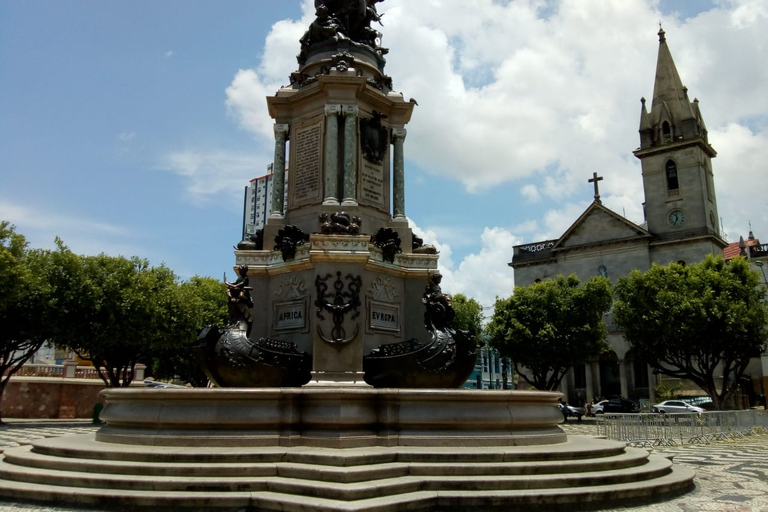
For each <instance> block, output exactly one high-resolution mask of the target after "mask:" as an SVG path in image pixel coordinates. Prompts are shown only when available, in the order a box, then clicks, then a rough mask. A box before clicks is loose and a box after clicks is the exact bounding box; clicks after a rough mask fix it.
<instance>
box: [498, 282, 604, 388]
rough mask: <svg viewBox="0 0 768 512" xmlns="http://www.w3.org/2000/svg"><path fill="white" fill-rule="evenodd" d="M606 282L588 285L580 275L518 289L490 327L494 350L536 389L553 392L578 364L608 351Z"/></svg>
mask: <svg viewBox="0 0 768 512" xmlns="http://www.w3.org/2000/svg"><path fill="white" fill-rule="evenodd" d="M611 300H612V298H611V285H610V282H609V281H608V279H606V278H604V277H593V278H591V279H589V280H588V281H585V282H584V283H583V284H582V283H581V282H580V281H579V279H578V278H577V277H576V276H575V275H571V276H568V277H563V276H558V277H557V278H555V279H549V280H546V281H542V282H539V283H535V284H533V285H531V286H519V287H516V288H515V292H514V294H513V295H512V296H511V297H509V298H508V299H497V300H496V307H495V310H494V313H493V318H492V319H491V322H490V324H489V325H488V327H487V332H488V335H489V337H490V344H491V346H492V347H494V348H495V349H496V350H497V351H498V352H499V354H501V355H502V356H505V357H509V358H511V359H512V362H513V364H514V366H515V371H516V372H517V373H518V374H519V375H520V377H521V378H522V379H523V380H525V381H526V382H528V383H529V384H530V385H531V386H533V387H535V388H536V389H540V390H554V389H557V387H558V386H559V385H560V381H561V380H562V379H563V377H564V376H565V374H566V372H567V371H568V369H569V368H571V367H572V366H573V365H574V364H580V363H584V362H587V361H588V360H590V359H594V358H596V357H597V356H598V355H599V354H600V352H601V351H602V350H603V349H604V348H605V347H606V344H605V338H606V328H605V325H604V323H603V320H602V317H603V314H605V313H606V312H607V311H608V310H609V309H610V307H611Z"/></svg>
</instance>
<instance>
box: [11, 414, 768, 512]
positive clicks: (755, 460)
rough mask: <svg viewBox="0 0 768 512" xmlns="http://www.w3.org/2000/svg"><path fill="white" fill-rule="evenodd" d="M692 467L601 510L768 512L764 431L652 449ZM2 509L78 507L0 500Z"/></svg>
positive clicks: (40, 429) (69, 430) (25, 440)
mask: <svg viewBox="0 0 768 512" xmlns="http://www.w3.org/2000/svg"><path fill="white" fill-rule="evenodd" d="M96 428H97V427H96V426H94V425H91V424H89V423H86V422H67V423H60V422H28V423H10V424H7V425H5V426H3V427H0V450H2V449H3V448H7V447H10V446H19V445H22V444H29V443H30V442H32V441H34V440H35V439H42V438H44V437H55V436H60V435H64V434H82V433H86V432H93V431H94V430H95V429H96ZM563 428H564V429H565V431H566V432H567V433H568V434H571V435H595V434H596V433H597V429H596V426H595V423H594V421H589V420H585V421H583V422H580V423H579V422H573V421H571V422H569V423H568V424H565V425H563ZM656 451H657V452H660V453H665V454H673V455H674V456H675V458H674V460H675V463H676V464H682V465H686V466H689V467H692V468H693V469H694V470H695V471H696V480H695V483H696V488H695V489H694V490H693V491H691V492H689V493H687V494H685V495H683V496H680V497H678V498H675V499H673V500H670V501H666V502H664V503H656V504H651V505H640V506H627V507H618V508H609V509H603V511H604V512H619V511H649V512H651V511H652V512H726V511H727V512H768V436H766V435H762V436H749V437H745V438H741V439H738V440H733V441H720V442H716V443H712V444H709V445H686V446H673V447H664V448H661V449H656ZM0 512H82V509H75V508H64V507H55V506H43V505H37V504H35V505H32V504H22V503H11V502H2V501H0Z"/></svg>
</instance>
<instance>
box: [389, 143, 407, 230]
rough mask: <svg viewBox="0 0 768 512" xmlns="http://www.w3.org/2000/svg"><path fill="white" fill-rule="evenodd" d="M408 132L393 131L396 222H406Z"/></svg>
mask: <svg viewBox="0 0 768 512" xmlns="http://www.w3.org/2000/svg"><path fill="white" fill-rule="evenodd" d="M406 134H407V132H406V130H405V128H393V129H392V144H393V145H394V146H395V148H394V161H393V165H392V194H393V196H394V197H393V201H392V206H393V209H394V212H393V214H394V220H396V221H405V220H406V219H405V155H404V153H403V143H404V142H405V136H406Z"/></svg>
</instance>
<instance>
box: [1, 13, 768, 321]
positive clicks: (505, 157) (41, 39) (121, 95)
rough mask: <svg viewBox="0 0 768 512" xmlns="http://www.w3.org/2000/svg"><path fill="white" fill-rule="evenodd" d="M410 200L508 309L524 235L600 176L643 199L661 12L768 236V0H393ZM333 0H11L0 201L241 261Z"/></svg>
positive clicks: (718, 163)
mask: <svg viewBox="0 0 768 512" xmlns="http://www.w3.org/2000/svg"><path fill="white" fill-rule="evenodd" d="M379 11H380V12H382V13H384V17H383V27H379V30H380V31H381V32H382V33H383V41H382V45H383V46H385V47H387V48H389V49H390V52H389V54H388V55H387V67H386V72H387V74H389V75H390V76H392V78H393V81H394V89H395V90H396V91H398V92H402V93H403V95H404V96H405V97H406V98H415V99H416V100H417V101H418V103H419V106H418V107H416V109H415V111H414V114H413V117H412V120H411V122H410V124H409V125H408V126H407V129H408V137H407V139H406V143H405V153H406V214H407V215H408V217H409V219H410V221H411V225H412V227H413V228H414V230H415V231H416V232H417V233H418V234H421V235H423V237H424V239H425V241H426V242H428V243H430V242H431V243H434V244H435V245H437V246H438V248H439V250H440V254H441V258H440V269H441V272H442V273H443V275H444V279H443V289H444V290H445V291H446V292H449V293H454V294H456V293H463V294H465V295H467V296H469V297H473V298H475V299H477V300H478V301H479V302H480V303H481V304H482V305H483V306H484V307H486V308H487V309H486V313H487V314H490V312H491V311H492V306H493V303H494V300H495V298H496V297H508V296H509V295H511V294H512V290H513V287H514V279H513V277H514V276H513V271H512V269H511V268H510V267H509V266H508V263H509V262H510V261H511V259H512V253H513V249H512V247H513V246H514V245H518V244H523V243H529V242H535V241H539V240H547V239H553V238H558V237H559V236H560V235H561V234H563V232H565V231H566V230H567V229H568V227H569V226H570V225H571V224H572V223H573V222H574V221H575V220H576V219H577V218H578V217H579V215H580V214H581V213H582V212H583V211H584V209H585V208H586V207H587V206H588V205H589V204H590V203H591V201H592V199H593V186H592V185H591V184H590V183H588V182H587V180H588V179H589V178H591V177H592V173H593V172H598V173H599V174H600V175H601V176H603V177H604V180H603V181H602V182H601V183H600V186H601V188H600V193H601V196H602V200H603V204H604V205H605V206H607V207H609V208H611V209H613V210H614V211H616V212H618V213H620V214H622V215H624V216H626V217H627V218H628V219H629V220H631V221H633V222H636V223H642V222H643V214H642V202H643V190H642V179H641V174H640V162H639V160H637V159H636V158H635V157H634V156H633V155H632V151H633V150H634V149H636V148H637V147H638V146H639V135H638V127H639V122H640V107H641V105H640V98H641V97H646V98H648V99H649V100H650V99H651V97H652V94H653V81H654V71H655V64H656V55H657V51H658V36H657V32H658V30H659V22H661V23H662V26H663V28H664V30H665V31H666V37H667V43H668V45H669V48H670V50H671V52H672V56H673V58H674V60H675V63H676V65H677V68H678V71H679V73H680V75H681V78H682V81H683V83H684V84H685V85H686V86H687V87H688V89H689V95H690V97H692V98H693V97H696V98H698V99H699V100H700V108H701V111H702V113H703V116H704V119H705V121H706V124H707V128H708V130H709V141H710V143H711V144H712V146H713V147H714V148H715V149H716V151H717V152H718V157H717V158H716V159H715V160H714V161H713V171H714V175H715V188H716V192H717V198H718V208H719V212H720V216H721V218H722V223H723V229H724V231H725V232H726V235H727V239H728V240H729V241H731V242H735V241H738V239H739V236H744V237H746V236H747V234H748V232H749V229H750V223H751V227H752V230H753V232H754V234H755V236H757V237H758V238H760V237H761V236H762V237H763V239H764V241H766V242H768V197H767V195H768V194H767V192H766V190H767V188H766V186H765V174H766V171H767V170H768V94H766V91H767V90H768V66H767V65H766V63H768V32H766V30H765V27H766V26H768V1H767V0H695V1H694V0H557V1H556V0H473V1H472V2H467V1H466V0H386V1H384V2H383V3H380V4H379ZM313 13H314V7H313V0H303V1H301V0H281V1H279V2H278V1H268V0H228V1H227V2H212V1H209V0H163V1H162V2H159V1H157V0H131V1H129V2H104V1H100V0H0V220H7V221H10V222H11V223H12V224H14V225H15V226H16V228H17V231H19V232H20V233H22V234H24V235H25V236H26V237H27V239H28V240H29V242H30V245H31V246H32V247H37V248H52V247H53V246H54V240H55V237H57V236H58V237H60V238H61V239H62V240H63V241H64V243H65V244H66V245H67V246H68V247H69V248H70V249H72V250H73V251H75V252H77V253H81V254H98V253H101V252H104V253H107V254H111V255H123V256H134V255H136V256H141V257H143V258H147V259H148V260H149V261H150V262H151V263H152V264H155V265H159V264H161V263H164V264H166V265H167V266H168V267H170V268H171V269H173V270H174V271H175V272H176V274H177V275H179V276H180V277H181V278H182V279H187V278H189V277H191V276H193V275H204V276H212V277H216V278H220V277H221V275H222V273H223V272H225V271H229V272H231V269H232V266H233V264H234V254H233V245H235V244H237V242H238V241H239V240H240V238H241V230H242V214H243V212H242V208H243V189H244V187H245V186H246V185H247V184H248V182H249V180H250V179H252V178H256V177H258V176H262V175H264V174H265V173H266V168H267V165H268V164H269V163H270V162H271V160H272V156H273V150H274V139H273V135H272V124H273V121H272V120H271V119H270V117H269V115H268V113H267V109H266V101H265V98H266V96H270V95H273V94H274V93H275V92H276V91H277V90H278V89H279V88H280V87H281V86H285V85H287V84H288V76H289V74H290V73H291V72H293V71H295V70H296V69H297V67H298V66H297V63H296V59H295V55H296V54H297V53H298V50H299V44H298V39H299V38H300V37H301V35H302V34H303V32H304V31H305V30H306V28H307V27H308V25H309V23H310V22H311V21H312V19H313V18H314V15H313Z"/></svg>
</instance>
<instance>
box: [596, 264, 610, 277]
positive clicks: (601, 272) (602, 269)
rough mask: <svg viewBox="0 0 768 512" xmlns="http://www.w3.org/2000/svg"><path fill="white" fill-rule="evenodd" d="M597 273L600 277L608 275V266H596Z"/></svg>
mask: <svg viewBox="0 0 768 512" xmlns="http://www.w3.org/2000/svg"><path fill="white" fill-rule="evenodd" d="M597 275H599V276H601V277H608V267H606V266H605V265H600V266H599V267H597Z"/></svg>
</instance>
